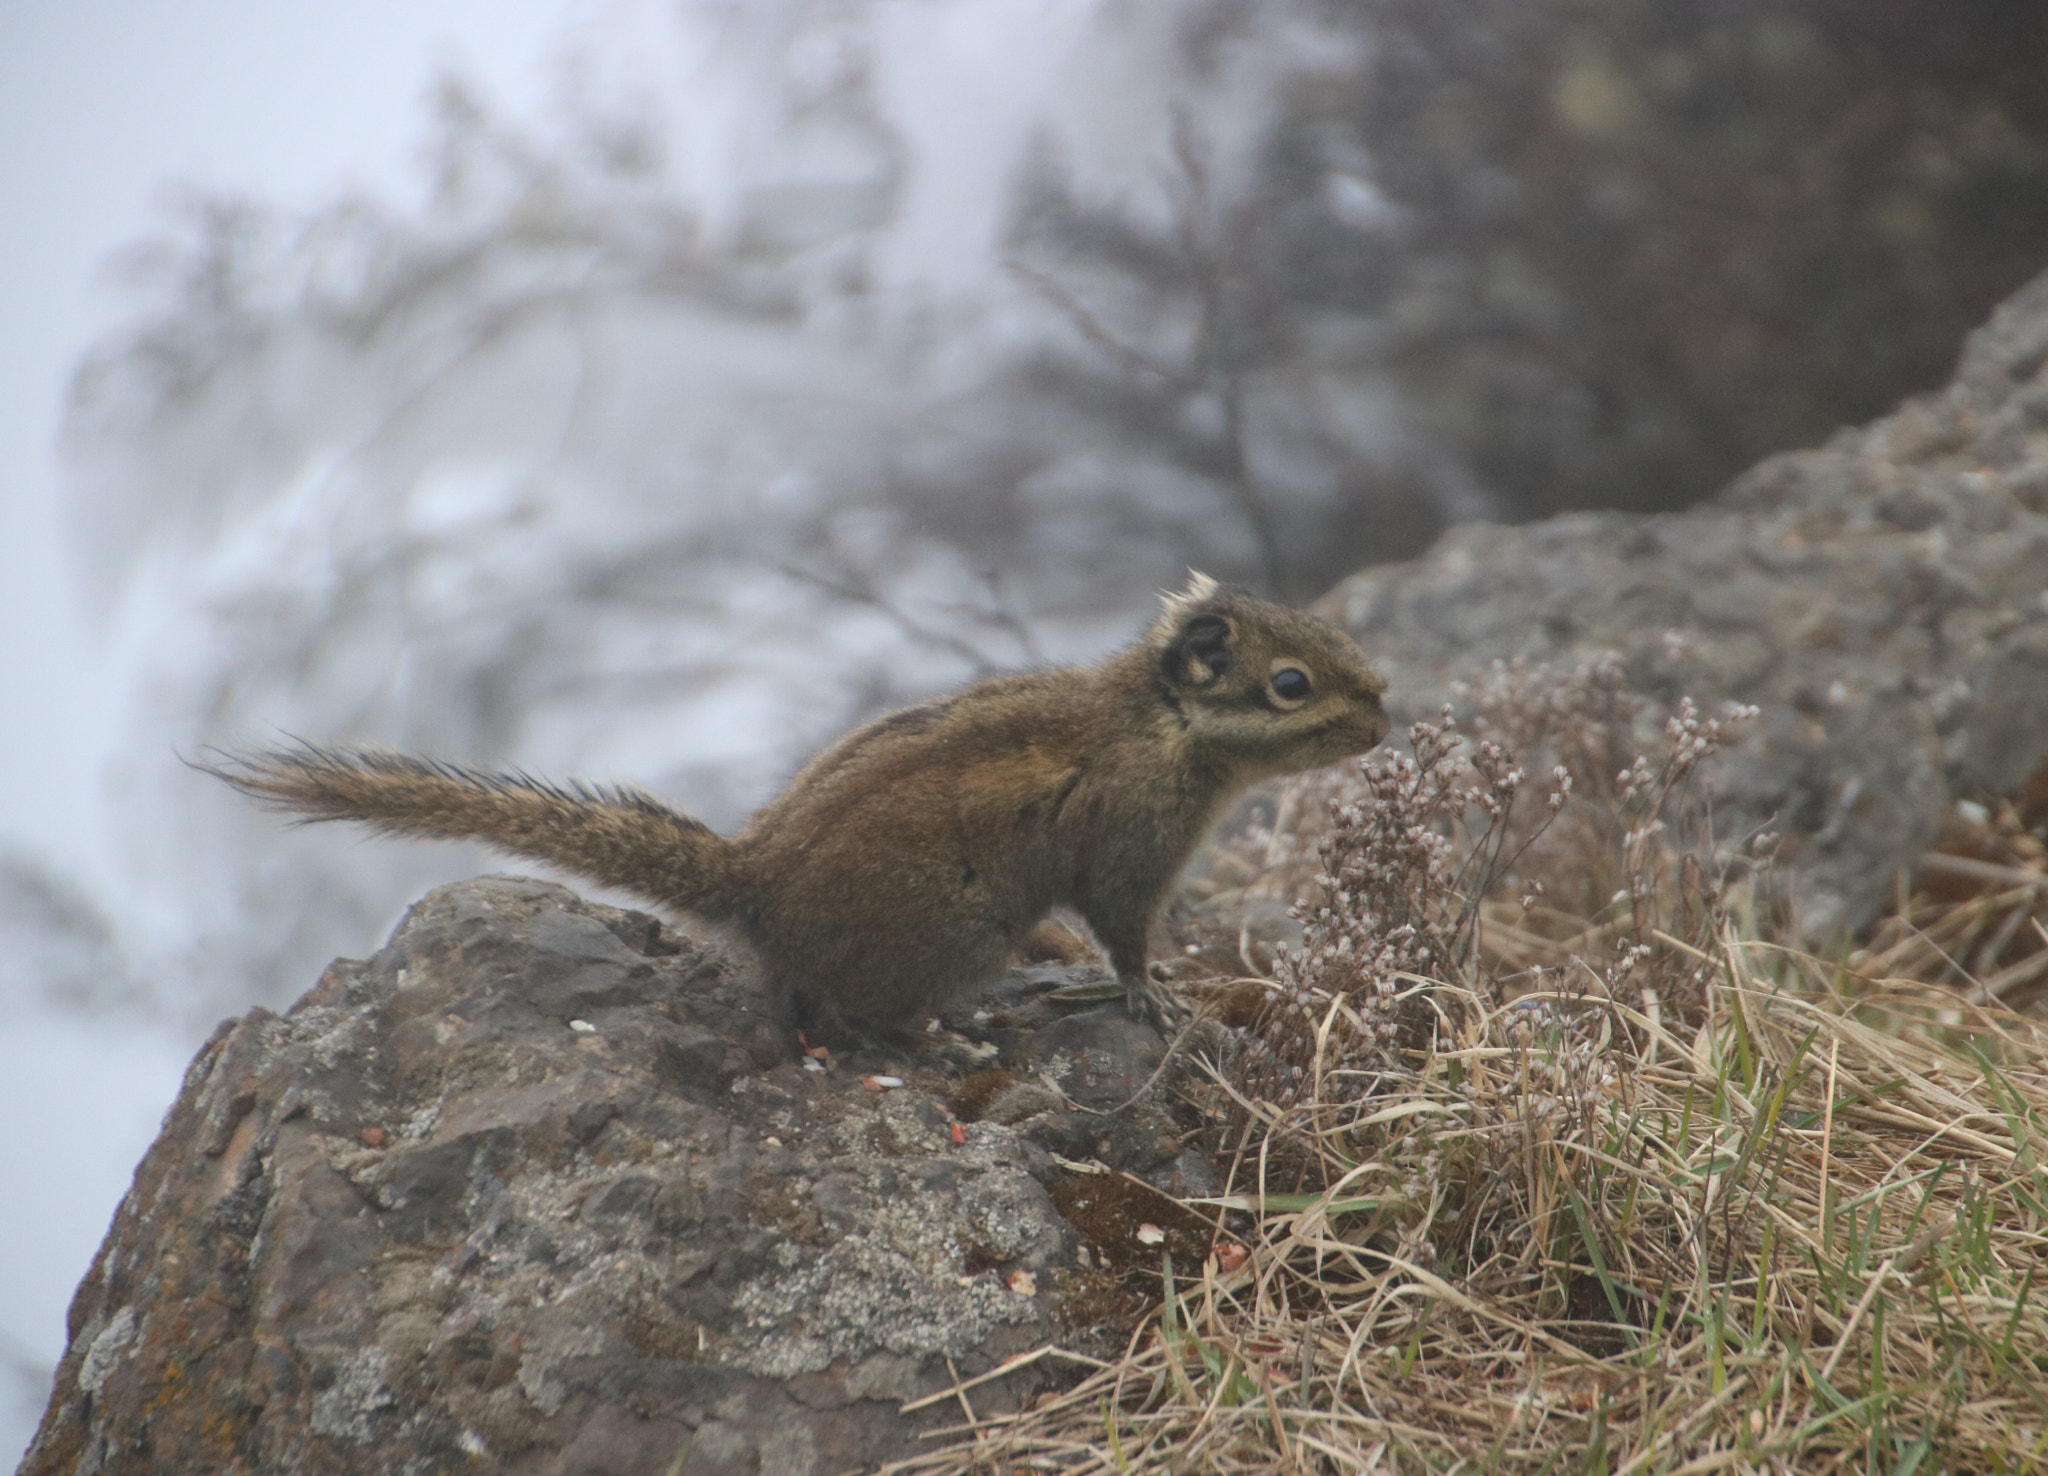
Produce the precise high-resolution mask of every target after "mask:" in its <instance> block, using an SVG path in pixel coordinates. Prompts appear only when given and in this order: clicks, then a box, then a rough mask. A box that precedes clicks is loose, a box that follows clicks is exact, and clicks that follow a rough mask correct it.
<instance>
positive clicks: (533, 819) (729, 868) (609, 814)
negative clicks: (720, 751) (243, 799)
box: [198, 744, 746, 918]
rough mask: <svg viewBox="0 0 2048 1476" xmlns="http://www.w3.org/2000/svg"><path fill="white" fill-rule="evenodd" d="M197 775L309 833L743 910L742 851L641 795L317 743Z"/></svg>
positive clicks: (718, 913) (704, 911) (680, 903)
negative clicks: (364, 834) (355, 832)
mask: <svg viewBox="0 0 2048 1476" xmlns="http://www.w3.org/2000/svg"><path fill="white" fill-rule="evenodd" d="M198 767H199V768H201V769H203V770H204V771H205V772H207V773H209V774H212V775H213V776H214V777H216V778H218V779H224V780H226V781H227V782H228V783H229V784H232V785H233V786H234V787H235V788H237V789H239V790H241V791H242V793H244V794H246V795H249V796H251V797H253V798H255V799H257V800H260V801H262V802H263V803H265V804H267V805H270V806H273V807H274V808H276V809H280V810H289V811H291V812H292V813H294V814H297V815H301V816H303V817H304V818H305V820H306V821H307V822H308V823H311V822H315V821H321V820H359V821H361V822H362V823H364V824H365V825H368V826H370V827H371V828H372V829H374V830H378V831H382V832H383V833H385V834H386V835H399V836H415V837H427V838H433V839H440V840H472V841H482V842H483V843H484V844H486V845H489V846H492V847H494V848H496V849H497V850H500V851H504V852H506V853H508V854H510V855H513V856H519V857H522V858H524V859H526V860H529V861H541V862H545V863H547V864H548V865H550V866H555V867H559V868H560V869H561V870H563V871H566V872H569V873H572V874H573V875H576V876H580V877H584V878H586V879H588V880H590V881H594V882H599V883H601V884H603V885H604V886H608V887H618V888H621V889H622V890H625V891H628V892H633V893H636V894H637V895H639V896H642V897H645V898H647V899H648V900H650V901H653V902H656V903H660V904H662V905H665V906H669V907H675V908H680V909H683V910H685V911H689V912H694V913H698V914H699V915H701V916H705V917H709V918H735V917H739V916H740V915H742V914H743V913H744V912H745V911H746V898H745V896H744V895H743V893H744V888H743V886H742V885H741V884H740V881H739V876H740V864H739V857H738V853H737V851H736V850H735V848H734V846H733V843H732V842H731V841H729V840H727V839H726V838H725V837H724V836H722V835H719V834H718V833H717V832H716V831H714V830H712V829H711V827H710V826H708V825H706V824H705V823H704V822H703V821H701V820H697V819H693V818H692V817H690V816H688V815H685V814H683V813H681V812H680V811H677V810H671V809H670V808H669V807H668V806H666V805H664V804H662V803H661V802H660V801H659V800H657V799H655V798H654V797H653V796H652V795H649V794H645V793H642V792H641V791H639V790H637V789H623V788H613V787H610V786H602V787H600V786H590V785H584V784H578V783H569V784H554V783H550V782H548V781H547V780H543V779H536V778H534V777H532V776H531V775H528V774H522V773H517V772H514V773H492V772H488V771H484V770H478V769H466V768H462V767H460V766H458V765H455V764H444V763H439V762H437V761H435V760H432V759H421V758H412V757H410V756H408V755H405V754H398V753H385V752H381V751H378V750H376V749H338V748H321V747H318V746H316V745H313V744H307V745H304V746H303V747H300V748H296V749H286V750H277V751H273V752H269V753H259V754H252V755H231V756H229V757H228V758H226V759H225V761H224V762H222V763H220V764H201V765H199V766H198Z"/></svg>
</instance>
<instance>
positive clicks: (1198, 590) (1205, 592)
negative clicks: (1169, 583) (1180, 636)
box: [1159, 569, 1218, 624]
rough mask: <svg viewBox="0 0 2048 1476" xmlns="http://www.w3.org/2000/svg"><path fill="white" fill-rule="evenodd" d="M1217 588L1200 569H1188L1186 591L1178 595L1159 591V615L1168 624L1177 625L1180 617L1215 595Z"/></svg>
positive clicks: (1164, 590)
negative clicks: (1160, 608)
mask: <svg viewBox="0 0 2048 1476" xmlns="http://www.w3.org/2000/svg"><path fill="white" fill-rule="evenodd" d="M1217 588H1218V586H1217V584H1216V581H1215V580H1213V579H1211V578H1210V577H1209V576H1208V575H1206V574H1204V573H1203V572H1202V571H1201V570H1200V569H1190V570H1188V585H1187V588H1186V589H1183V590H1181V591H1180V592H1179V593H1178V594H1176V593H1174V592H1173V591H1172V590H1166V589H1162V590H1161V591H1159V603H1160V605H1161V607H1162V610H1161V614H1162V615H1163V617H1164V618H1165V620H1166V621H1167V622H1168V623H1170V624H1171V623H1178V621H1179V620H1180V618H1181V616H1183V615H1185V614H1187V612H1188V611H1189V610H1192V609H1193V608H1194V607H1195V606H1196V605H1199V604H1201V603H1202V601H1204V600H1206V599H1208V598H1209V596H1211V595H1213V594H1214V593H1216V590H1217Z"/></svg>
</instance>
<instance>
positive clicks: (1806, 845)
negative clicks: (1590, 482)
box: [1321, 276, 2048, 936]
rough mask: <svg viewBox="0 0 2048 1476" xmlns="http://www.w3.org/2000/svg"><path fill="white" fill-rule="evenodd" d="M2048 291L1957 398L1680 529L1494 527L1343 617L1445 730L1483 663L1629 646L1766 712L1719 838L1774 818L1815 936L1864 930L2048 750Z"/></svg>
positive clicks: (1465, 535)
mask: <svg viewBox="0 0 2048 1476" xmlns="http://www.w3.org/2000/svg"><path fill="white" fill-rule="evenodd" d="M2044 366H2048V276H2044V277H2042V278H2039V279H2037V280H2036V281H2034V282H2033V283H2032V284H2031V285H2029V286H2028V287H2026V288H2025V289H2024V290H2022V291H2021V292H2020V293H2018V294H2017V295H2016V296H2015V297H2013V298H2012V299H2011V300H2010V301H2009V302H2007V303H2006V304H2005V305H2004V306H2003V307H2001V308H2000V309H1999V311H1998V312H1997V314H1996V315H1995V316H1994V317H1993V318H1992V320H1991V322H1990V323H1989V324H1988V325H1987V326H1985V327H1984V328H1982V329H1980V330H1979V331H1978V332H1977V333H1975V334H1973V335H1972V336H1971V338H1970V339H1969V341H1968V344H1967V346H1966V347H1965V350H1964V353H1963V356H1962V362H1961V365H1960V367H1959V368H1958V370H1957V373H1956V377H1955V379H1954V381H1953V382H1952V383H1951V384H1950V385H1949V387H1948V388H1947V389H1946V390H1944V391H1942V392H1941V393H1939V394H1935V395H1931V396H1927V397H1925V398H1922V399H1917V400H1913V401H1909V402H1907V403H1906V404H1905V405H1904V406H1902V407H1901V408H1900V409H1899V410H1898V411H1897V412H1896V413H1895V414H1893V415H1891V416H1890V417H1888V418H1886V419H1884V420H1880V421H1877V422H1875V423H1874V424H1872V425H1869V426H1866V427H1864V428H1862V429H1859V430H1850V431H1843V432H1842V433H1840V434H1839V435H1837V436H1836V437H1835V438H1834V439H1833V440H1831V441H1830V442H1829V443H1828V444H1827V445H1826V446H1823V447H1821V448H1820V449H1818V450H1813V451H1800V452H1793V453H1789V454H1786V455H1781V456H1774V457H1772V458H1770V459H1769V460H1767V461H1765V462H1763V463H1762V464H1761V465H1759V466H1757V467H1756V468H1754V469H1753V470H1751V471H1750V472H1749V473H1748V474H1747V475H1745V476H1743V477H1742V478H1741V479H1739V480H1738V481H1737V482H1736V483H1735V484H1734V485H1733V486H1731V487H1730V488H1728V490H1727V491H1725V492H1724V493H1722V494H1721V495H1720V496H1718V497H1716V498H1714V499H1712V500H1711V501H1709V502H1707V503H1704V504H1702V505H1700V506H1698V507H1695V508H1692V509H1689V510H1687V511H1684V512H1677V513H1666V514H1657V515H1649V516H1644V515H1632V514H1625V513H1584V514H1574V515H1570V516H1565V517H1559V518H1554V519H1552V520H1550V521H1548V522H1544V523H1537V524H1532V525H1528V526H1523V527H1498V526H1483V525H1474V526H1469V527H1463V528H1458V529H1455V530H1453V531H1452V532H1450V533H1449V534H1447V535H1445V537H1444V538H1443V539H1442V540H1441V541H1440V542H1439V543H1438V544H1437V545H1436V546H1435V548H1434V549H1432V550H1431V552H1430V553H1429V554H1428V555H1427V556H1426V557H1424V558H1421V559H1417V560H1415V561H1413V562H1411V563H1407V564H1400V565H1394V566H1390V567H1386V568H1378V569H1371V570H1367V571H1366V572H1364V573H1362V574H1359V575H1356V576H1354V577H1353V578H1351V579H1349V580H1346V581H1345V582H1344V583H1343V584H1341V585H1339V586H1338V588H1337V589H1336V590H1335V591H1334V592H1333V593H1332V594H1331V595H1330V596H1329V597H1328V598H1327V599H1326V600H1325V601H1324V602H1323V605H1322V607H1321V608H1322V609H1323V611H1324V613H1326V614H1328V615H1330V616H1331V617H1332V618H1334V619H1338V620H1341V621H1342V622H1343V623H1344V624H1346V625H1347V626H1348V627H1349V628H1350V629H1351V631H1352V632H1353V633H1354V634H1355V635H1356V636H1357V637H1358V639H1359V641H1360V642H1361V643H1362V644H1363V645H1364V647H1365V649H1366V650H1367V651H1368V652H1369V653H1371V655H1372V657H1373V659H1374V660H1375V661H1376V662H1378V663H1379V664H1380V665H1381V666H1382V668H1383V669H1384V671H1385V673H1386V675H1387V678H1388V682H1389V687H1390V690H1391V693H1392V696H1393V702H1394V704H1395V706H1396V707H1397V709H1399V711H1400V713H1401V714H1402V715H1404V716H1406V717H1410V718H1412V717H1418V716H1431V715H1433V713H1434V710H1435V708H1436V706H1437V704H1438V703H1440V702H1442V701H1444V700H1446V699H1447V698H1449V697H1451V696H1452V695H1453V691H1452V684H1453V682H1454V681H1455V680H1456V679H1458V678H1459V677H1461V676H1469V675H1470V674H1472V673H1473V672H1474V671H1475V670H1476V669H1478V668H1482V667H1483V666H1484V665H1485V664H1486V663H1487V662H1488V661H1489V660H1491V659H1497V658H1512V657H1522V658H1526V659H1529V660H1532V661H1553V662H1554V661H1579V660H1590V659H1594V658H1596V657H1598V656H1600V655H1602V654H1604V653H1608V652H1618V653H1620V655H1621V656H1622V658H1623V660H1624V661H1625V662H1626V664H1627V667H1628V670H1629V673H1630V676H1631V678H1632V680H1633V682H1634V684H1635V685H1636V687H1637V688H1638V690H1641V691H1644V692H1646V693H1649V694H1653V695H1655V696H1657V697H1660V698H1663V699H1666V700H1667V701H1675V700H1676V699H1677V697H1678V696H1680V695H1681V694H1689V695H1691V696H1692V697H1694V698H1695V699H1697V700H1699V701H1700V702H1701V703H1703V704H1707V705H1711V704H1715V703H1718V702H1721V701H1724V700H1732V701H1740V702H1753V703H1756V704H1758V705H1759V706H1760V707H1761V708H1762V709H1763V714H1762V722H1761V724H1760V726H1761V730H1762V731H1761V732H1760V733H1758V734H1757V735H1756V736H1755V737H1753V738H1752V740H1751V741H1749V742H1748V743H1746V744H1745V745H1743V746H1741V747H1739V748H1737V749H1736V750H1734V751H1733V752H1732V753H1730V754H1729V755H1728V757H1727V760H1726V764H1725V772H1724V775H1723V777H1722V780H1721V783H1720V785H1719V795H1720V803H1721V805H1722V819H1723V825H1722V833H1723V834H1724V835H1733V834H1739V833H1740V831H1741V830H1742V829H1743V828H1745V827H1747V826H1750V825H1758V824H1765V823H1769V824H1770V825H1771V826H1772V827H1773V828H1775V829H1779V830H1782V831H1784V832H1786V833H1787V836H1788V842H1789V844H1788V847H1787V850H1786V852H1785V859H1786V861H1787V862H1788V863H1789V872H1788V874H1789V875H1790V876H1791V878H1792V880H1793V887H1794V892H1795V896H1796V898H1797V901H1798V903H1799V906H1800V916H1801V921H1802V924H1803V926H1804V928H1805V930H1806V931H1807V932H1808V934H1809V935H1813V936H1824V935H1826V934H1828V933H1831V932H1833V931H1835V930H1837V929H1839V928H1841V927H1844V926H1854V925H1856V924H1858V923H1860V922H1862V921H1864V920H1865V919H1867V918H1868V917H1869V916H1870V915H1871V914H1872V913H1873V911H1874V910H1875V909H1876V908H1877V907H1878V906H1879V905H1880V904H1881V903H1882V902H1883V901H1884V900H1885V898H1886V897H1888V896H1889V895H1890V892H1891V889H1892V886H1893V884H1894V878H1895V876H1896V874H1897V873H1898V871H1899V869H1900V868H1901V867H1909V866H1911V865H1912V864H1913V863H1914V861H1915V860H1916V859H1917V858H1918V856H1919V855H1920V853H1921V852H1922V851H1924V850H1925V849H1926V848H1927V847H1928V846H1929V844H1930V843H1931V842H1932V841H1933V839H1934V838H1935V835H1936V832H1937V830H1938V828H1939V826H1940V824H1941V820H1942V817H1943V815H1944V813H1945V812H1946V811H1947V809H1948V808H1949V807H1950V806H1951V804H1952V803H1953V801H1954V799H1956V798H1957V797H1963V796H1973V795H1984V794H1992V795H1996V794H2002V793H2006V792H2009V791H2010V790H2012V789H2013V788H2014V787H2015V786H2016V785H2018V784H2019V783H2021V781H2023V780H2025V779H2026V778H2027V776H2028V775H2029V774H2031V773H2033V772H2034V771H2035V770H2036V769H2037V768H2038V767H2039V766H2040V765H2041V763H2042V761H2043V759H2044V757H2048V367H2044Z"/></svg>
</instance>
